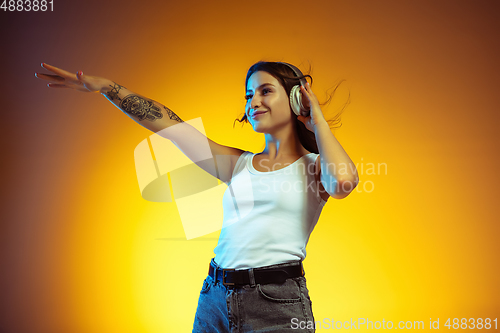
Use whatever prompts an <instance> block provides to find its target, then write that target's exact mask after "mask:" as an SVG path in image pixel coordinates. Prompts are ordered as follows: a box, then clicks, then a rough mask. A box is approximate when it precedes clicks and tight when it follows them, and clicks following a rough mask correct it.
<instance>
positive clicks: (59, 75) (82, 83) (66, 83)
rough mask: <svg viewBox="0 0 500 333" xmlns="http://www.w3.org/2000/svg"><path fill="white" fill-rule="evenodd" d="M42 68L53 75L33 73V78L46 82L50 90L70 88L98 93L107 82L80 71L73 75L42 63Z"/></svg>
mask: <svg viewBox="0 0 500 333" xmlns="http://www.w3.org/2000/svg"><path fill="white" fill-rule="evenodd" d="M42 67H43V68H45V69H46V70H48V71H50V72H52V73H54V74H44V73H35V76H36V77H37V78H39V79H42V80H44V81H47V82H48V84H47V86H49V87H50V88H72V89H75V90H78V91H83V92H100V90H101V89H102V88H103V87H105V86H106V85H107V84H108V82H109V81H108V80H106V79H104V78H101V77H96V76H89V75H83V72H82V71H79V72H78V73H76V74H73V73H70V72H67V71H65V70H63V69H60V68H57V67H54V66H51V65H49V64H46V63H42Z"/></svg>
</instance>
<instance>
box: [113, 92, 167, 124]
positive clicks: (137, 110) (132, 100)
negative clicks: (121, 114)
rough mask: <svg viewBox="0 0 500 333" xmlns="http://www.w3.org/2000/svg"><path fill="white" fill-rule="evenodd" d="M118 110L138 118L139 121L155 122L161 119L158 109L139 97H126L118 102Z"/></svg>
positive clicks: (161, 115)
mask: <svg viewBox="0 0 500 333" xmlns="http://www.w3.org/2000/svg"><path fill="white" fill-rule="evenodd" d="M120 108H121V109H122V110H123V111H125V112H127V113H129V114H131V115H133V116H135V117H137V118H139V120H144V119H147V120H150V121H155V120H156V119H160V118H162V117H163V114H162V113H161V112H160V108H159V107H157V106H156V105H154V103H153V102H152V101H149V100H147V99H144V98H142V97H139V96H137V95H128V96H127V97H125V98H124V99H123V100H121V102H120Z"/></svg>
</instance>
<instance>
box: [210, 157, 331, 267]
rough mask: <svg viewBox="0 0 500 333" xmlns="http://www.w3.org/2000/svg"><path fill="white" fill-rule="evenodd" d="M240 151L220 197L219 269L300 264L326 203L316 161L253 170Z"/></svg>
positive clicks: (303, 161)
mask: <svg viewBox="0 0 500 333" xmlns="http://www.w3.org/2000/svg"><path fill="white" fill-rule="evenodd" d="M254 156H255V154H253V153H251V152H248V151H246V152H244V153H243V154H242V155H241V156H240V157H239V159H238V161H237V162H236V165H235V167H234V170H233V176H232V179H231V181H230V182H229V183H228V188H227V189H226V191H225V192H224V196H223V199H222V205H223V210H224V219H223V224H222V230H221V233H220V236H219V241H218V244H217V246H216V247H215V249H214V253H215V259H214V260H215V262H216V263H217V264H218V265H219V266H220V267H222V268H233V269H247V268H257V267H262V266H268V265H274V264H280V263H286V262H290V261H295V260H303V259H304V258H305V257H306V245H307V242H308V240H309V236H310V235H311V232H312V231H313V229H314V227H315V225H316V223H317V222H318V219H319V216H320V214H321V210H322V209H323V207H324V205H325V203H326V201H324V200H323V199H322V198H321V196H320V195H319V193H318V189H317V186H316V178H315V174H314V171H315V165H314V164H315V161H316V158H318V157H319V155H318V154H315V153H310V154H307V155H304V156H302V157H301V158H299V159H298V160H297V161H295V162H294V163H292V164H290V165H287V166H286V167H284V168H282V169H279V170H275V171H269V172H261V171H257V170H256V169H255V168H254V167H253V164H252V160H253V157H254Z"/></svg>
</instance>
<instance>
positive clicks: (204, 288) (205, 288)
mask: <svg viewBox="0 0 500 333" xmlns="http://www.w3.org/2000/svg"><path fill="white" fill-rule="evenodd" d="M211 286H212V278H211V277H210V276H207V277H206V278H205V280H203V286H202V287H201V291H200V294H206V293H207V292H208V291H209V290H210V287H211Z"/></svg>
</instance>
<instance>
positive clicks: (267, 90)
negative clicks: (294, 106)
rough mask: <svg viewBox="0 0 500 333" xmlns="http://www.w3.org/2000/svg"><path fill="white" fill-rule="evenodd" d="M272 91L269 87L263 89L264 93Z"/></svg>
mask: <svg viewBox="0 0 500 333" xmlns="http://www.w3.org/2000/svg"><path fill="white" fill-rule="evenodd" d="M270 92H271V89H267V88H265V89H262V93H263V94H264V95H265V94H267V93H270Z"/></svg>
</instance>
